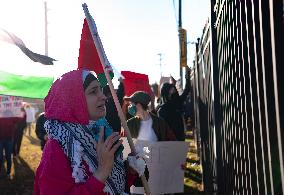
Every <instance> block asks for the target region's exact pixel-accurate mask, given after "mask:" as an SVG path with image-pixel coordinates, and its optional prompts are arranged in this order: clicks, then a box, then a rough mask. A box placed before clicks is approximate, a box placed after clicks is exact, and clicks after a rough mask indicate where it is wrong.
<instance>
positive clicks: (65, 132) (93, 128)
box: [44, 120, 126, 194]
mask: <svg viewBox="0 0 284 195" xmlns="http://www.w3.org/2000/svg"><path fill="white" fill-rule="evenodd" d="M100 122H102V121H100ZM105 122H106V121H105ZM103 123H104V121H103ZM106 126H107V128H109V126H108V124H107V122H106ZM44 128H45V129H46V131H47V134H48V137H49V138H50V139H55V140H57V141H58V142H59V144H60V145H61V147H62V149H63V151H64V153H65V154H66V156H67V157H68V159H69V160H70V163H71V167H72V177H73V178H74V179H75V182H76V183H82V182H86V180H87V178H88V175H87V173H86V167H85V166H84V165H83V163H82V161H83V160H84V161H85V162H86V163H87V165H88V166H89V170H90V172H91V173H94V172H95V170H96V169H97V167H98V160H97V152H96V140H95V136H94V135H95V134H96V133H98V132H99V130H98V124H96V122H95V121H92V122H90V124H89V125H81V124H75V123H66V122H60V121H58V120H47V121H46V122H45V124H44ZM125 178H126V173H125V168H124V163H123V158H122V154H121V155H118V156H117V158H116V159H115V162H114V166H113V169H112V172H111V174H110V176H109V177H108V179H107V181H106V186H105V188H104V192H106V193H108V194H124V189H125V183H126V181H125Z"/></svg>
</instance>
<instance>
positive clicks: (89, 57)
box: [78, 19, 114, 87]
mask: <svg viewBox="0 0 284 195" xmlns="http://www.w3.org/2000/svg"><path fill="white" fill-rule="evenodd" d="M92 21H93V28H94V32H95V33H96V35H95V38H96V39H97V42H98V43H99V46H98V48H96V46H95V44H94V41H93V38H92V34H91V32H90V29H89V26H88V23H87V20H86V19H85V20H84V24H83V29H82V34H81V41H80V49H79V57H78V69H88V70H92V71H94V72H95V73H96V74H97V77H98V80H99V82H100V84H101V86H102V87H104V86H105V85H107V80H106V76H105V74H104V70H103V65H102V63H101V61H100V58H99V53H100V55H101V56H102V57H103V60H104V64H105V65H106V68H107V69H108V70H109V71H108V72H109V73H110V77H111V78H113V76H114V74H113V70H112V67H111V65H110V63H109V61H108V59H107V57H106V54H105V52H104V48H103V46H102V43H101V40H100V37H99V34H98V32H97V29H96V24H95V21H94V20H92Z"/></svg>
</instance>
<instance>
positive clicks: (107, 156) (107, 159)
mask: <svg viewBox="0 0 284 195" xmlns="http://www.w3.org/2000/svg"><path fill="white" fill-rule="evenodd" d="M119 139H120V135H119V134H118V133H116V132H114V133H112V134H111V135H110V136H109V137H108V138H107V139H106V140H105V141H104V129H103V128H102V129H101V131H100V138H99V141H98V143H97V148H96V149H97V156H98V169H97V170H96V172H95V173H94V176H95V177H96V178H97V179H98V180H100V181H102V182H103V183H105V181H106V180H107V178H108V176H109V175H110V173H111V171H112V167H113V163H114V153H115V151H116V150H117V149H118V147H119V146H120V145H121V143H122V140H119ZM116 141H118V142H117V143H116Z"/></svg>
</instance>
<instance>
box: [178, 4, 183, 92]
mask: <svg viewBox="0 0 284 195" xmlns="http://www.w3.org/2000/svg"><path fill="white" fill-rule="evenodd" d="M181 11H182V5H181V0H179V4H178V30H179V39H180V36H181V35H180V30H181V28H182V17H181V15H182V13H181ZM180 56H181V40H180ZM179 73H180V85H181V88H182V86H183V85H182V84H183V82H182V77H183V74H182V65H181V57H180V64H179Z"/></svg>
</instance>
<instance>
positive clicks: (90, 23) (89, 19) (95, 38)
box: [82, 3, 150, 195]
mask: <svg viewBox="0 0 284 195" xmlns="http://www.w3.org/2000/svg"><path fill="white" fill-rule="evenodd" d="M82 7H83V10H84V12H85V16H86V20H87V22H88V26H89V29H90V32H91V34H92V38H93V41H94V44H95V46H96V48H97V49H98V48H102V45H101V43H100V41H99V39H98V33H97V32H95V31H94V30H95V26H94V23H93V20H92V17H91V15H90V13H89V10H88V6H87V4H86V3H84V4H82ZM98 55H99V58H100V61H101V63H102V66H103V70H104V74H105V75H106V79H107V82H108V85H109V88H110V91H111V95H112V97H113V100H114V103H115V107H116V109H117V112H118V116H119V118H120V121H121V124H122V126H123V128H124V130H125V131H126V137H127V141H128V143H129V146H130V149H131V152H132V153H134V154H136V150H135V146H134V143H133V140H132V137H131V134H130V130H129V128H128V126H127V123H126V119H125V116H124V114H123V112H122V108H121V106H120V104H119V101H118V98H117V95H116V93H115V90H114V87H113V83H112V80H111V78H110V76H109V72H108V70H107V68H106V59H105V58H104V56H103V55H102V53H101V52H98ZM141 180H142V183H143V186H144V189H145V193H146V194H147V195H150V188H149V185H148V182H147V180H146V177H145V175H144V174H143V175H142V176H141Z"/></svg>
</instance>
